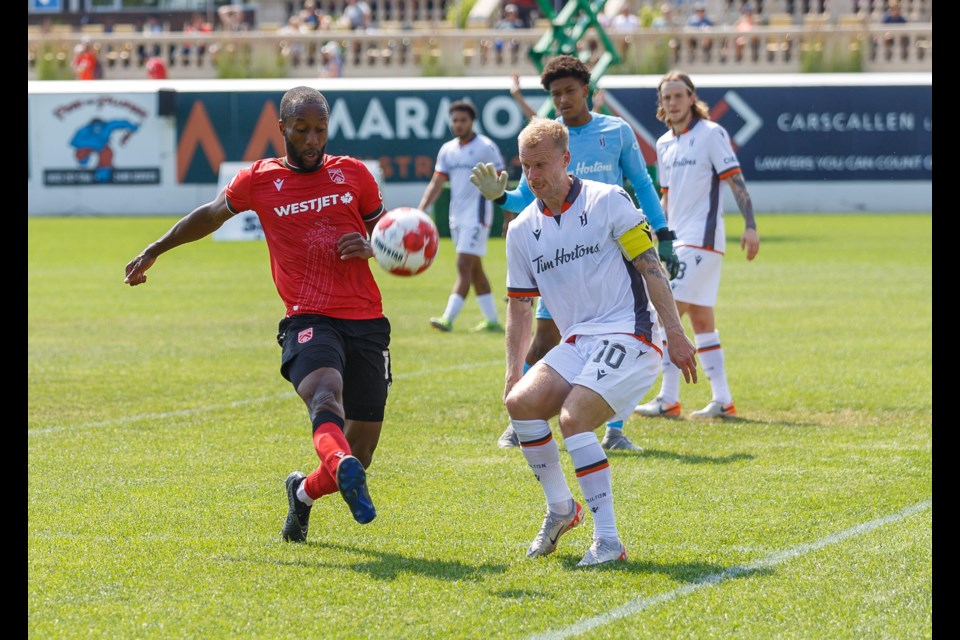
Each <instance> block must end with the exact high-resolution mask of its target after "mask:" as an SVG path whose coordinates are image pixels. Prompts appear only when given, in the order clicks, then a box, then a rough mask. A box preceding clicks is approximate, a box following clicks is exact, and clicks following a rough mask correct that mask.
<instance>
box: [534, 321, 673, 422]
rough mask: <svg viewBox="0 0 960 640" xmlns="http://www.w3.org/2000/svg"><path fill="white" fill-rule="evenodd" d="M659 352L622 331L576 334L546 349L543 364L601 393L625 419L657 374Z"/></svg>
mask: <svg viewBox="0 0 960 640" xmlns="http://www.w3.org/2000/svg"><path fill="white" fill-rule="evenodd" d="M660 360H661V356H660V352H659V351H657V350H656V349H654V348H653V347H651V346H650V345H648V344H646V343H645V342H641V341H640V340H638V339H637V338H635V337H633V336H631V335H627V334H625V333H607V334H603V335H599V336H577V339H576V341H575V342H573V343H570V342H561V343H560V344H558V345H557V346H555V347H554V348H553V349H551V350H550V351H548V352H547V355H545V356H544V357H543V363H544V364H546V365H547V366H549V367H550V368H551V369H553V370H554V371H556V372H557V373H559V374H560V376H561V377H562V378H563V379H564V380H566V381H567V382H569V383H570V384H578V385H580V386H582V387H586V388H588V389H591V390H593V391H596V392H597V393H598V394H600V397H602V398H603V399H604V400H606V402H607V404H608V405H610V408H612V409H613V412H614V416H613V417H611V418H609V420H626V419H627V418H628V417H630V414H631V413H633V409H634V408H635V407H636V406H637V403H638V402H640V400H642V399H643V396H645V395H646V394H647V391H649V390H650V387H651V386H653V383H654V381H655V380H656V379H657V375H658V374H659V373H660Z"/></svg>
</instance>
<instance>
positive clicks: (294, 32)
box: [277, 13, 309, 67]
mask: <svg viewBox="0 0 960 640" xmlns="http://www.w3.org/2000/svg"><path fill="white" fill-rule="evenodd" d="M306 33H309V28H308V27H306V26H305V25H304V24H303V23H302V22H301V20H300V14H296V13H295V14H293V15H292V16H290V17H289V18H287V24H285V25H283V26H282V27H280V28H279V29H277V35H279V36H281V38H282V39H281V40H280V55H282V56H283V57H284V59H285V60H286V61H287V63H288V64H290V65H292V66H294V67H299V66H300V65H302V64H303V62H304V52H305V47H304V43H303V40H302V39H301V38H302V36H303V35H304V34H306Z"/></svg>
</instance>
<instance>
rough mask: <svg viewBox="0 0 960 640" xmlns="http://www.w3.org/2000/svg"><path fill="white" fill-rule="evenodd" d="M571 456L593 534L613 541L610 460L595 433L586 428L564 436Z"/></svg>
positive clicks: (615, 531)
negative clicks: (590, 516)
mask: <svg viewBox="0 0 960 640" xmlns="http://www.w3.org/2000/svg"><path fill="white" fill-rule="evenodd" d="M563 444H564V445H565V446H566V447H567V451H568V452H569V453H570V457H571V458H572V459H573V468H574V469H576V472H577V482H578V483H580V490H581V491H582V492H583V497H584V499H585V500H586V502H587V508H588V509H590V512H591V513H593V537H595V538H605V539H607V540H616V539H618V538H619V537H620V534H619V533H617V519H616V517H615V515H614V513H613V486H612V484H611V477H612V476H611V473H610V463H609V462H607V454H606V453H604V451H603V447H601V446H600V441H599V440H598V439H597V434H596V433H594V432H593V431H586V432H584V433H578V434H576V435H572V436H570V437H569V438H565V439H564V441H563Z"/></svg>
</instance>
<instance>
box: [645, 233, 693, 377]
mask: <svg viewBox="0 0 960 640" xmlns="http://www.w3.org/2000/svg"><path fill="white" fill-rule="evenodd" d="M633 266H634V268H636V270H637V271H638V272H640V276H641V277H642V278H643V281H644V282H645V283H646V285H647V293H649V294H650V302H652V303H653V308H654V309H656V310H657V315H658V316H659V319H660V326H661V327H663V330H664V331H665V332H666V339H667V344H669V345H670V349H669V350H668V352H669V354H670V360H671V361H672V362H673V364H675V365H677V368H678V369H680V371H682V372H683V379H684V380H686V381H687V382H694V383H695V382H696V381H697V359H696V354H697V348H696V347H695V346H693V343H692V342H690V339H689V338H687V334H686V333H684V331H683V324H682V323H681V322H680V314H679V313H677V303H676V301H675V300H674V299H673V292H672V291H671V290H670V280H669V278H668V276H667V272H666V271H665V270H664V268H663V265H662V264H661V263H660V256H659V255H657V251H656V249H653V248H650V249H647V250H646V251H644V252H643V253H641V254H640V255H638V256H637V257H636V258H634V259H633Z"/></svg>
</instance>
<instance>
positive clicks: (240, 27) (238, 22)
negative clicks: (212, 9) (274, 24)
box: [217, 4, 250, 31]
mask: <svg viewBox="0 0 960 640" xmlns="http://www.w3.org/2000/svg"><path fill="white" fill-rule="evenodd" d="M217 17H218V18H220V26H221V30H222V31H249V30H250V23H249V22H247V19H246V16H245V15H244V12H243V7H242V6H240V5H238V4H225V5H221V6H219V7H217Z"/></svg>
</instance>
